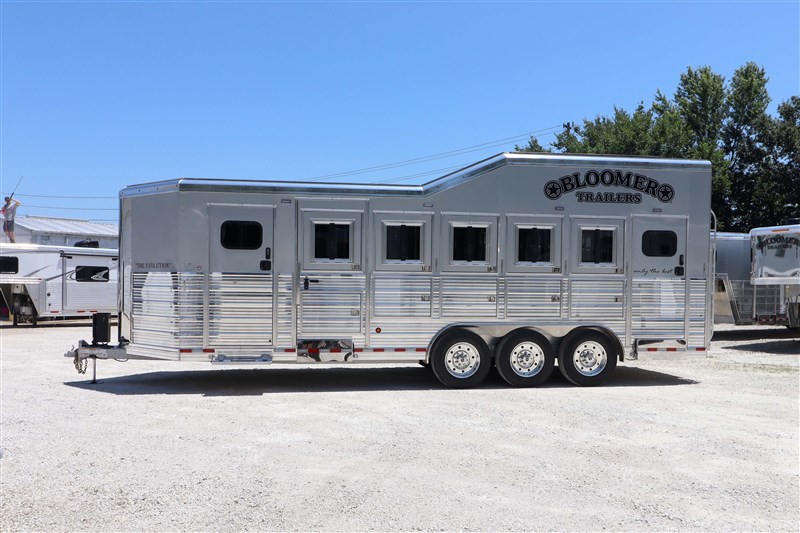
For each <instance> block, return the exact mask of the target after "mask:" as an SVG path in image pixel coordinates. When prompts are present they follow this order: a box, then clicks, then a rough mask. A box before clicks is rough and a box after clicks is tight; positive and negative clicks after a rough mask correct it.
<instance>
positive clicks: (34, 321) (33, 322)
mask: <svg viewBox="0 0 800 533" xmlns="http://www.w3.org/2000/svg"><path fill="white" fill-rule="evenodd" d="M38 322H39V317H38V315H37V314H36V309H34V310H33V314H32V315H31V326H33V327H36V324H37V323H38Z"/></svg>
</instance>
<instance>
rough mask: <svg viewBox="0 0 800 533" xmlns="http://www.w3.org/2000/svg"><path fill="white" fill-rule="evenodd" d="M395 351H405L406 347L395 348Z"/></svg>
mask: <svg viewBox="0 0 800 533" xmlns="http://www.w3.org/2000/svg"><path fill="white" fill-rule="evenodd" d="M394 351H395V352H405V351H406V349H405V348H395V349H394Z"/></svg>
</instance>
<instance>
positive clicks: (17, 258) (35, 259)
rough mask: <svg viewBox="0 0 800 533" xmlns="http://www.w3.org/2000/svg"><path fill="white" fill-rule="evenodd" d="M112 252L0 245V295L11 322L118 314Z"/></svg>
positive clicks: (114, 263) (98, 249) (60, 247)
mask: <svg viewBox="0 0 800 533" xmlns="http://www.w3.org/2000/svg"><path fill="white" fill-rule="evenodd" d="M117 263H118V252H117V250H111V249H104V248H86V247H75V246H48V245H42V244H8V243H3V244H0V294H2V300H3V303H4V304H5V306H6V308H7V309H8V311H9V314H10V316H11V318H12V320H13V324H14V325H15V326H16V325H17V324H18V323H19V322H30V323H32V324H33V325H36V323H37V322H38V321H39V320H40V319H43V318H55V317H60V318H76V317H82V318H89V317H90V316H92V314H93V313H113V314H116V312H117V292H118V291H117Z"/></svg>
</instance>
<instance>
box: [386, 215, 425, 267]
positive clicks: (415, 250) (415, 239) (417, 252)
mask: <svg viewBox="0 0 800 533" xmlns="http://www.w3.org/2000/svg"><path fill="white" fill-rule="evenodd" d="M421 234H422V228H421V227H420V226H406V225H404V224H403V225H398V226H395V225H391V226H389V225H387V226H386V260H387V261H419V260H420V258H421V249H420V236H421Z"/></svg>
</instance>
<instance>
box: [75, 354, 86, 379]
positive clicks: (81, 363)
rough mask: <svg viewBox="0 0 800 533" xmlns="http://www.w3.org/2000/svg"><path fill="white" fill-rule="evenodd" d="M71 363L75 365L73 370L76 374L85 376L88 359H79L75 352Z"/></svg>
mask: <svg viewBox="0 0 800 533" xmlns="http://www.w3.org/2000/svg"><path fill="white" fill-rule="evenodd" d="M73 363H75V370H77V371H78V374H85V373H86V369H87V368H88V367H89V359H88V358H83V359H81V358H80V357H78V353H77V351H76V353H75V360H74V361H73Z"/></svg>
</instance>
